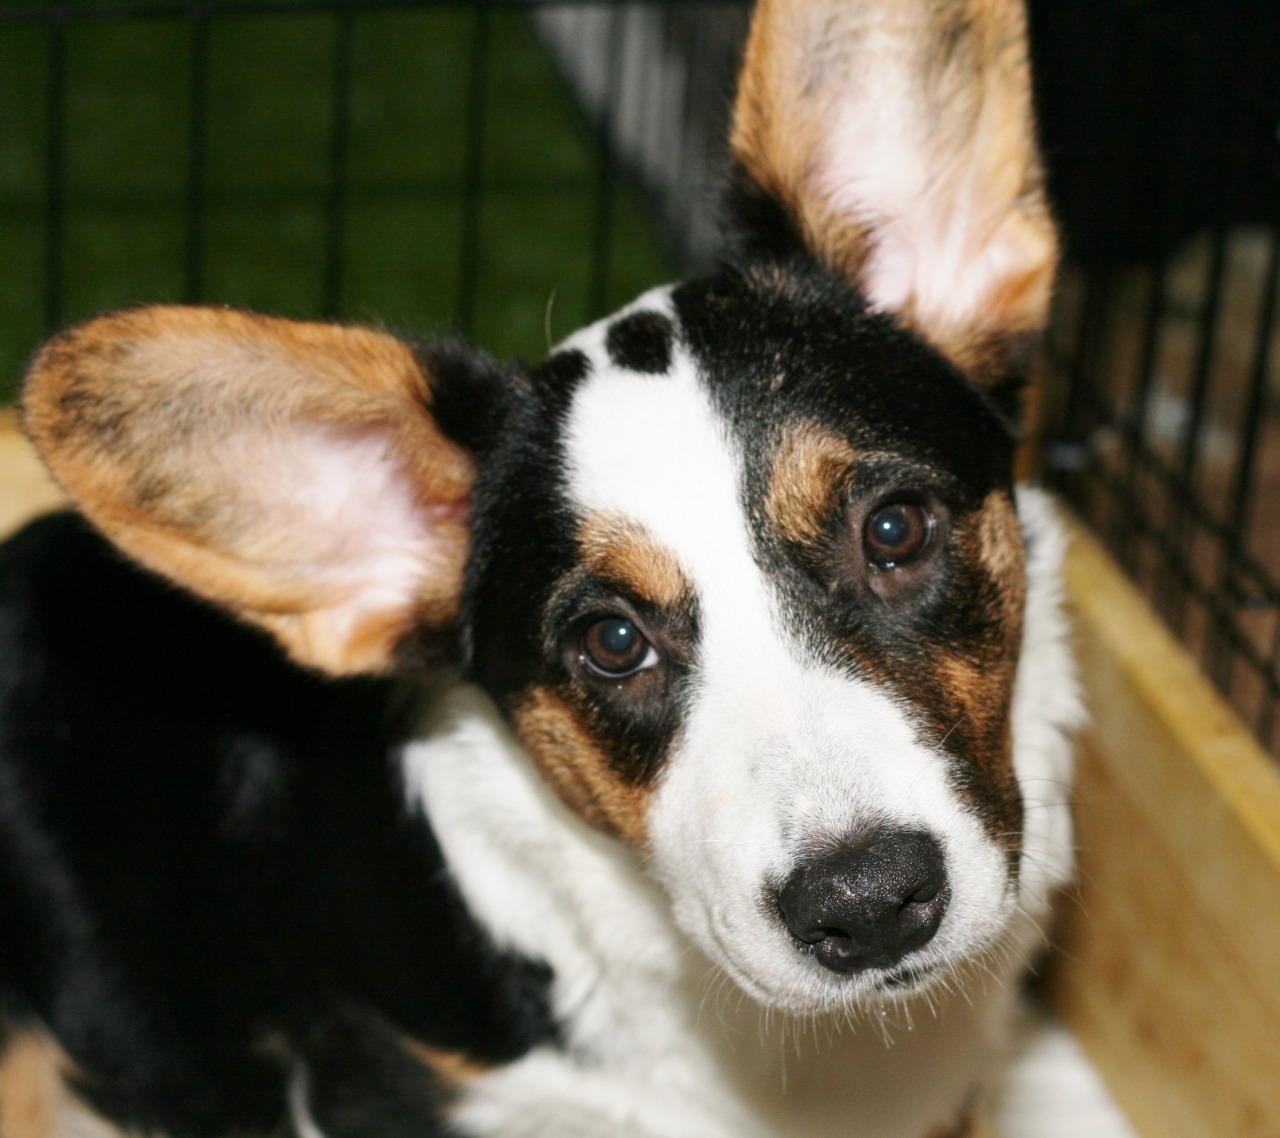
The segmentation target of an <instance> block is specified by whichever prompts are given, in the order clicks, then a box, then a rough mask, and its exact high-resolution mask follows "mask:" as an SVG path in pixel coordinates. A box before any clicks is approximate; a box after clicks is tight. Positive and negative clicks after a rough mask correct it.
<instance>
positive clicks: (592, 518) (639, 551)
mask: <svg viewBox="0 0 1280 1138" xmlns="http://www.w3.org/2000/svg"><path fill="white" fill-rule="evenodd" d="M578 546H579V549H580V550H581V552H582V565H583V568H584V569H585V570H586V571H587V572H588V573H591V574H592V575H593V576H596V577H599V578H601V579H602V580H605V581H608V582H609V583H610V584H611V585H613V586H614V587H616V588H617V589H618V591H619V592H621V593H623V594H624V595H627V596H633V597H639V598H641V599H643V600H646V601H649V602H650V603H652V604H655V605H662V606H675V605H680V604H685V603H688V602H689V601H690V600H691V598H692V597H693V586H692V585H691V584H690V582H689V579H688V578H687V577H686V576H685V575H684V572H683V570H682V569H681V568H680V564H679V562H678V561H676V559H675V557H674V556H672V554H671V553H670V552H669V551H668V550H666V549H664V548H663V547H662V546H661V545H659V544H658V543H657V542H656V541H655V540H654V539H653V537H652V536H651V535H650V534H649V533H648V532H647V531H646V530H645V529H644V528H643V527H642V526H640V525H638V524H637V523H635V522H633V521H630V520H629V519H627V518H623V517H619V516H617V515H614V514H605V513H594V514H590V515H588V516H587V517H586V518H584V519H583V521H582V524H581V525H580V526H579V528H578Z"/></svg>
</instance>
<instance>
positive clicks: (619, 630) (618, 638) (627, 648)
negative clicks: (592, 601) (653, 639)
mask: <svg viewBox="0 0 1280 1138" xmlns="http://www.w3.org/2000/svg"><path fill="white" fill-rule="evenodd" d="M579 660H580V662H581V663H582V664H583V665H584V666H585V667H586V668H587V669H588V670H589V671H592V672H594V673H595V674H596V675H598V676H603V677H605V678H606V679H611V680H616V679H622V678H623V677H624V676H631V675H634V674H635V673H636V672H641V671H644V670H645V669H646V668H652V667H653V666H654V665H655V664H657V663H658V653H657V651H656V650H655V649H654V647H653V645H652V644H650V643H649V641H648V640H646V639H645V636H644V633H642V632H641V631H640V629H638V628H637V627H636V626H635V624H634V623H633V622H632V621H630V620H627V619H626V617H621V616H608V617H605V618H603V619H602V620H597V621H595V622H594V623H592V624H591V625H589V626H588V627H587V630H586V632H584V633H583V636H582V652H581V654H580V656H579Z"/></svg>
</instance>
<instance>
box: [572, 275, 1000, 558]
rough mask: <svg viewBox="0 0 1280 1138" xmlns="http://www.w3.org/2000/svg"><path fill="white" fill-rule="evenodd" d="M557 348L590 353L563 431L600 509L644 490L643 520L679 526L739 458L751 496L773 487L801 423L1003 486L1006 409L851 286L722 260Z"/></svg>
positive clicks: (967, 479) (583, 490) (979, 493)
mask: <svg viewBox="0 0 1280 1138" xmlns="http://www.w3.org/2000/svg"><path fill="white" fill-rule="evenodd" d="M562 349H563V350H564V352H565V353H567V354H571V355H573V356H575V357H577V358H578V359H580V360H581V361H582V363H583V367H582V381H581V382H580V383H578V384H576V385H575V387H574V390H573V393H572V396H571V401H570V408H569V414H568V415H567V416H566V418H565V420H564V422H565V423H566V427H567V429H566V430H565V432H564V435H563V441H564V444H565V455H566V459H567V461H568V463H569V465H570V467H571V468H572V469H574V470H576V471H577V473H578V477H576V478H575V479H573V485H574V486H575V487H576V488H577V493H578V494H579V495H580V502H581V504H583V505H587V506H590V507H592V508H608V506H609V505H610V503H609V502H608V501H606V499H609V498H610V497H612V499H613V501H612V505H613V508H619V507H620V506H621V504H622V501H623V499H624V498H628V497H630V498H635V499H636V502H637V505H639V506H641V507H642V509H643V511H644V513H645V514H647V515H653V516H652V517H649V516H646V517H640V518H637V520H640V521H642V522H644V523H645V524H649V523H650V522H651V521H652V522H653V523H662V524H669V523H670V517H669V512H670V511H671V509H672V508H673V506H678V505H679V504H680V503H682V502H686V503H687V502H692V501H693V500H695V499H698V498H705V497H706V495H704V494H702V493H701V492H700V491H701V490H702V489H703V488H704V486H706V487H710V486H711V485H715V486H718V487H720V488H721V489H722V490H724V489H726V488H727V486H728V484H729V481H730V475H731V471H736V473H734V474H733V475H732V477H733V478H736V480H737V488H738V492H737V498H738V500H741V501H743V502H744V503H745V500H746V499H747V498H749V497H751V496H752V495H760V494H762V493H764V492H766V483H767V481H768V471H769V470H770V469H771V468H772V466H773V464H774V463H775V461H776V459H777V455H778V452H779V449H780V447H782V446H784V440H785V439H786V438H787V436H788V434H794V431H793V428H795V427H797V426H803V427H804V428H808V429H814V428H816V429H817V431H818V432H819V433H820V434H821V435H822V436H823V437H824V438H826V439H829V440H830V439H840V440H845V441H846V442H848V443H849V444H850V445H851V447H852V448H853V449H854V450H856V451H860V452H875V453H877V454H879V455H882V456H884V455H896V456H899V457H901V458H902V459H903V460H904V461H907V462H909V463H912V464H914V465H917V466H919V467H921V468H927V469H929V470H930V471H932V472H933V473H935V474H936V475H938V476H940V477H942V478H945V479H947V480H949V481H950V482H951V483H953V484H954V485H955V486H956V488H957V489H958V490H961V491H964V492H967V496H968V497H969V498H970V500H972V501H979V500H981V498H982V497H983V496H984V495H985V494H986V493H987V492H988V491H989V490H991V489H992V488H996V487H1004V486H1007V484H1008V480H1009V472H1010V467H1011V459H1012V454H1013V446H1014V432H1013V430H1012V429H1011V427H1010V425H1009V423H1008V422H1007V421H1005V420H1004V419H1003V418H1002V417H1001V415H1000V414H999V412H998V411H997V410H996V409H995V408H994V406H993V405H992V404H991V402H990V401H989V400H988V399H987V398H986V396H985V395H984V394H983V393H982V392H981V391H980V390H979V389H978V388H977V387H976V386H974V385H973V384H972V383H970V382H969V381H968V380H967V379H966V378H965V377H964V376H963V375H962V374H961V373H960V372H958V371H957V370H956V369H955V368H953V367H952V366H951V365H949V364H948V363H947V362H946V361H944V360H943V359H942V358H941V357H940V356H938V355H937V353H935V352H934V351H932V349H930V348H928V347H927V346H926V345H924V344H923V343H921V342H920V341H919V340H918V339H916V338H915V337H914V336H912V335H910V334H909V333H906V332H903V331H901V330H900V329H898V328H896V327H894V326H893V325H892V324H891V323H890V322H889V321H888V320H887V319H884V318H881V317H877V316H875V315H872V314H868V313H867V312H866V311H865V309H864V308H863V307H862V306H861V302H860V301H859V300H858V298H857V297H856V295H854V294H851V293H850V292H849V291H848V290H845V289H843V287H842V286H838V285H829V284H826V283H825V282H822V281H818V282H817V283H816V284H815V283H814V282H806V281H805V280H803V278H801V279H799V280H797V279H795V278H789V277H786V276H785V275H781V274H779V275H777V276H773V277H765V278H756V279H752V278H750V277H748V276H743V275H741V274H735V273H725V274H721V275H720V276H718V277H714V278H709V279H707V280H705V281H698V282H693V283H691V284H685V285H681V286H676V287H674V288H662V289H657V290H654V291H652V292H650V293H648V294H646V295H645V296H642V297H641V298H640V299H639V300H638V301H636V302H635V303H633V304H632V305H630V306H628V307H627V308H625V309H623V310H622V311H621V312H619V313H617V314H616V315H614V316H613V317H610V318H608V319H606V320H602V321H600V322H599V323H597V324H595V325H592V326H591V327H589V328H587V329H584V330H582V331H581V332H579V333H577V334H576V335H574V336H573V337H571V338H570V339H569V340H567V341H566V342H565V343H564V344H563V345H562ZM756 475H763V476H764V477H763V478H761V477H755V476H756ZM624 488H625V491H626V492H625V493H623V491H624ZM731 497H732V495H727V494H726V495H722V498H721V500H722V501H723V502H725V503H727V502H728V501H729V500H730V498H731ZM659 503H661V505H659ZM711 523H712V519H708V518H706V517H703V518H701V519H700V524H699V525H698V526H697V527H696V528H697V530H698V532H700V533H705V532H706V526H707V525H709V524H711Z"/></svg>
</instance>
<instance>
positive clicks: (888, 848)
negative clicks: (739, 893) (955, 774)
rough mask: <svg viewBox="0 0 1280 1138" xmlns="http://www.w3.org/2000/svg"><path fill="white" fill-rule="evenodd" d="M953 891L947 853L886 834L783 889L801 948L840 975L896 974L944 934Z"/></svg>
mask: <svg viewBox="0 0 1280 1138" xmlns="http://www.w3.org/2000/svg"><path fill="white" fill-rule="evenodd" d="M949 896H950V893H949V890H948V887H947V870H946V863H945V860H944V858H943V854H942V848H941V847H940V846H939V845H938V843H937V841H936V840H935V839H934V838H933V837H931V836H930V835H929V834H925V833H921V832H919V831H890V832H885V831H880V832H878V833H877V834H875V835H874V836H873V837H872V838H871V839H870V840H869V841H867V842H865V843H864V844H862V845H859V846H857V847H856V848H852V849H851V848H842V849H839V850H837V851H835V852H832V853H825V854H823V855H822V856H820V857H818V858H814V859H810V860H808V861H806V862H804V863H803V864H801V865H800V867H799V868H798V869H796V870H795V871H794V872H793V873H792V874H791V876H790V877H788V878H787V880H786V882H785V883H784V884H783V886H782V887H781V889H779V890H778V899H777V903H778V912H779V913H780V914H781V916H782V921H783V924H784V925H785V926H786V928H787V930H788V932H790V933H791V935H792V936H793V937H794V938H795V940H796V941H797V942H798V946H799V947H800V948H801V949H802V951H804V952H805V953H807V954H808V955H811V956H813V958H814V959H815V960H817V961H818V963H820V964H821V965H823V967H825V968H829V969H831V970H832V971H833V972H842V973H845V972H861V971H864V970H866V969H869V968H884V969H891V968H895V967H896V966H897V965H898V964H899V963H900V962H901V961H902V959H903V957H905V956H906V955H907V954H908V953H910V952H912V951H914V950H915V949H918V948H920V947H922V946H923V945H925V944H927V943H928V942H929V941H930V940H931V939H932V937H933V935H934V933H936V932H937V931H938V926H939V925H940V924H941V923H942V917H943V914H944V913H945V912H946V908H947V901H948V899H949Z"/></svg>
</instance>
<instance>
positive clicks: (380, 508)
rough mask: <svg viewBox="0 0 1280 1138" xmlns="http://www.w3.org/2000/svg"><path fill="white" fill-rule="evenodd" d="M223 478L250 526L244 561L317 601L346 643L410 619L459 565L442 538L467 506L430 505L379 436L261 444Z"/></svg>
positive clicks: (239, 451) (329, 431)
mask: <svg viewBox="0 0 1280 1138" xmlns="http://www.w3.org/2000/svg"><path fill="white" fill-rule="evenodd" d="M222 473H223V479H224V480H225V482H226V484H228V485H231V486H233V487H235V490H234V491H233V493H234V494H235V495H236V497H237V498H238V499H239V500H238V501H237V502H236V504H235V508H236V510H237V511H246V510H247V511H248V512H247V513H246V512H241V513H240V515H239V516H240V517H242V518H244V517H251V518H252V519H253V521H252V522H251V523H250V524H249V525H248V526H247V527H246V529H245V530H244V531H242V532H243V533H244V536H245V538H246V539H247V542H248V543H251V544H252V547H253V548H252V549H251V550H242V551H241V552H242V553H243V554H245V555H247V556H249V557H251V558H252V559H253V560H255V561H256V562H257V564H258V565H259V567H260V568H261V570H262V571H263V572H264V573H265V574H267V575H268V576H269V577H274V578H276V579H277V580H280V581H281V582H282V583H283V582H285V581H287V582H290V583H292V584H296V585H302V586H303V587H304V588H305V589H306V592H307V593H308V594H309V595H313V596H315V597H316V598H317V601H318V605H317V607H321V608H324V609H325V610H327V612H328V614H329V619H330V621H331V629H332V632H333V634H334V635H335V636H336V637H337V638H338V639H339V640H343V639H346V638H349V637H351V636H354V635H356V634H357V632H358V631H359V629H360V628H361V626H363V625H365V624H367V623H368V622H369V621H371V620H376V619H380V618H388V617H395V616H397V615H399V614H405V615H408V614H409V613H410V612H411V611H412V610H413V608H414V607H415V606H416V604H417V603H418V602H419V600H420V599H421V597H422V595H423V593H424V592H425V591H427V589H428V587H429V584H430V581H431V578H432V574H433V573H436V572H446V571H448V570H449V568H450V566H451V565H452V564H453V561H454V560H455V558H452V557H451V556H450V554H451V553H454V552H455V548H456V541H455V542H454V543H450V542H449V541H448V540H446V539H445V538H444V537H443V536H442V530H444V529H445V528H454V530H455V533H456V523H458V522H463V521H465V520H466V514H467V505H466V503H432V502H424V501H423V500H422V499H421V498H420V496H419V493H418V490H417V487H416V486H415V485H414V483H413V481H412V479H411V477H410V475H409V473H408V470H407V469H406V465H405V463H404V462H403V461H402V460H401V459H400V458H399V457H398V456H397V455H395V454H394V453H393V452H392V450H391V444H390V439H389V438H388V436H387V435H386V434H385V433H383V432H382V431H379V430H377V429H375V428H365V429H356V430H347V429H343V428H338V427H308V428H305V429H295V430H290V431H289V432H288V433H286V434H283V435H272V436H267V435H259V436H257V437H256V438H254V439H253V440H251V441H249V442H247V443H240V444H239V445H237V446H235V447H233V448H231V449H230V450H229V451H228V452H227V453H226V454H225V456H224V459H223V472H222ZM450 523H453V525H452V527H451V526H450Z"/></svg>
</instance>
